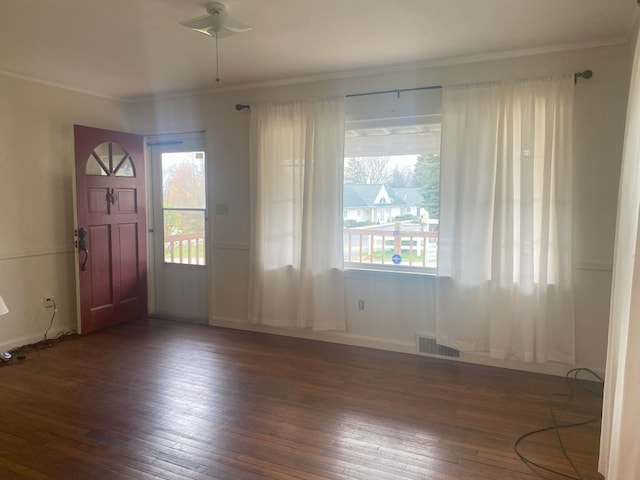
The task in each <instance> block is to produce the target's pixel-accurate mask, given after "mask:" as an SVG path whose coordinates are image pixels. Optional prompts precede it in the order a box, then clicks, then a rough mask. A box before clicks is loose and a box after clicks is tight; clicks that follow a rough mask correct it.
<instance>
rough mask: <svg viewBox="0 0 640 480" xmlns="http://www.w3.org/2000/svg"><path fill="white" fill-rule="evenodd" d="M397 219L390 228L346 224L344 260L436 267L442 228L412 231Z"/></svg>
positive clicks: (349, 261)
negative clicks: (439, 236)
mask: <svg viewBox="0 0 640 480" xmlns="http://www.w3.org/2000/svg"><path fill="white" fill-rule="evenodd" d="M407 227H409V228H412V227H416V226H415V225H413V226H407V225H403V224H401V223H400V222H396V223H395V224H392V225H391V226H387V227H386V228H383V227H380V226H375V227H373V228H372V227H360V228H345V229H343V234H344V242H343V245H344V261H345V262H348V263H361V264H378V265H404V266H410V267H427V268H436V266H437V257H438V232H435V231H427V232H424V231H417V230H416V231H412V230H410V229H407Z"/></svg>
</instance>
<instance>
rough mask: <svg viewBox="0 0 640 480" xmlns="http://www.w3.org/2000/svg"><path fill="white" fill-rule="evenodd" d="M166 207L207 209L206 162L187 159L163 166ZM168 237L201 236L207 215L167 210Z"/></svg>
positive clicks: (165, 218)
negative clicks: (184, 234)
mask: <svg viewBox="0 0 640 480" xmlns="http://www.w3.org/2000/svg"><path fill="white" fill-rule="evenodd" d="M163 180H164V182H163V183H164V185H163V204H164V207H165V208H178V209H181V208H204V207H205V186H204V185H205V182H204V162H203V161H201V160H194V159H183V160H182V161H180V162H171V163H169V164H168V166H167V168H164V166H163ZM164 228H165V234H167V235H171V234H172V233H200V232H201V231H202V229H203V214H202V213H201V212H197V211H196V212H194V211H180V210H165V216H164Z"/></svg>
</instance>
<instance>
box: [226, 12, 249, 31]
mask: <svg viewBox="0 0 640 480" xmlns="http://www.w3.org/2000/svg"><path fill="white" fill-rule="evenodd" d="M221 23H222V28H226V29H227V30H231V31H232V32H234V33H244V32H248V31H250V30H253V27H250V26H249V25H245V24H244V23H242V22H239V21H238V20H236V19H235V18H231V17H229V16H227V17H222V22H221Z"/></svg>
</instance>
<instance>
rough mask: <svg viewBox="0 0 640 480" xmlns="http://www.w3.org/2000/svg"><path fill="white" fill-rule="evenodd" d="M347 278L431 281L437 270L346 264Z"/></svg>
mask: <svg viewBox="0 0 640 480" xmlns="http://www.w3.org/2000/svg"><path fill="white" fill-rule="evenodd" d="M344 273H345V278H347V279H356V280H357V279H369V280H370V279H372V278H380V279H388V280H402V281H412V282H413V281H426V282H431V281H432V280H435V278H436V270H435V269H433V268H415V267H406V268H402V267H394V268H393V269H392V268H384V267H380V266H378V265H374V266H362V265H351V264H349V265H345V267H344Z"/></svg>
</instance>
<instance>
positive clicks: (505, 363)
mask: <svg viewBox="0 0 640 480" xmlns="http://www.w3.org/2000/svg"><path fill="white" fill-rule="evenodd" d="M209 325H211V326H214V327H223V328H233V329H236V330H247V331H251V332H260V333H269V334H273V335H283V336H286V337H295V338H304V339H307V340H318V341H322V342H331V343H338V344H341V345H351V346H355V347H364V348H375V349H378V350H385V351H388V352H398V353H409V354H413V355H420V356H428V357H433V358H439V359H442V360H450V361H455V362H464V363H472V364H476V365H485V366H488V367H497V368H507V369H510V370H519V371H523V372H530V373H540V374H543V375H554V376H561V377H563V376H565V375H566V373H567V372H568V371H569V370H571V369H572V368H587V367H583V366H580V365H565V364H562V363H555V362H547V363H526V362H522V361H519V360H498V359H495V358H491V357H489V355H485V354H482V353H461V354H460V358H449V357H443V356H440V355H429V354H423V353H418V351H417V347H416V343H415V341H413V342H403V341H401V340H387V339H381V338H377V337H369V336H366V335H356V334H353V333H348V332H316V331H313V330H304V329H292V328H274V327H266V326H263V325H254V324H252V323H249V322H247V321H246V320H241V319H237V318H227V317H212V318H211V319H210V320H209ZM592 370H593V371H595V372H596V373H597V374H598V375H600V377H602V378H604V370H601V369H595V368H592ZM579 378H581V379H585V380H593V378H589V376H588V375H581V376H580V377H579Z"/></svg>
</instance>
